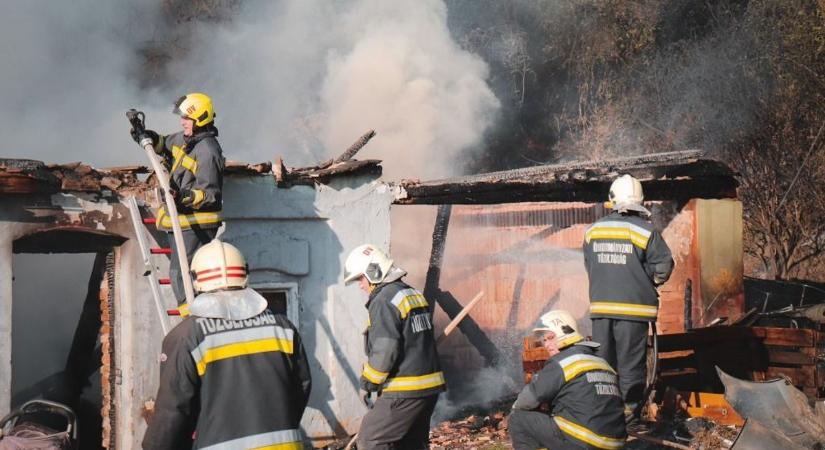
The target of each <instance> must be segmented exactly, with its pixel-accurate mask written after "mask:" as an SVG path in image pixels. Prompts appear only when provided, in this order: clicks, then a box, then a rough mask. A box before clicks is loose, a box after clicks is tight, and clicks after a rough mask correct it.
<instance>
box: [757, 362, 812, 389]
mask: <svg viewBox="0 0 825 450" xmlns="http://www.w3.org/2000/svg"><path fill="white" fill-rule="evenodd" d="M782 376H786V377H788V378H790V379H791V383H793V384H794V386H797V387H816V367H815V366H803V367H768V370H766V371H765V377H766V379H768V380H770V379H774V378H780V377H782Z"/></svg>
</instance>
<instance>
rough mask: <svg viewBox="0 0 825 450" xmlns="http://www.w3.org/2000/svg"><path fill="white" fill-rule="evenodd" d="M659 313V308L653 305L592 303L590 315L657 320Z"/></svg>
mask: <svg viewBox="0 0 825 450" xmlns="http://www.w3.org/2000/svg"><path fill="white" fill-rule="evenodd" d="M658 313H659V307H658V306H653V305H637V304H634V303H617V302H602V301H592V302H590V314H609V315H618V316H632V317H644V318H649V319H655V318H656V316H657V315H658Z"/></svg>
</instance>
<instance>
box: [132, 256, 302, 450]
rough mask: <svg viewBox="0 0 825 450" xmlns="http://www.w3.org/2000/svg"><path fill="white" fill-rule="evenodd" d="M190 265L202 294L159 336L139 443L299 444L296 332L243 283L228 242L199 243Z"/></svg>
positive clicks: (240, 264)
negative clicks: (154, 389)
mask: <svg viewBox="0 0 825 450" xmlns="http://www.w3.org/2000/svg"><path fill="white" fill-rule="evenodd" d="M192 271H193V272H195V273H197V277H196V280H195V290H196V291H198V292H199V294H198V296H197V297H195V300H194V302H192V304H191V306H190V308H189V312H190V315H189V316H188V317H187V318H186V319H184V320H183V322H181V323H180V324H178V325H177V326H176V327H175V328H174V329H172V331H171V332H170V333H169V334H168V335H167V336H166V338H165V339H164V340H163V353H162V355H161V358H160V360H161V367H160V386H159V388H158V395H157V400H156V401H155V413H154V415H153V416H152V418H151V420H150V421H149V428H148V429H147V430H146V435H145V436H144V438H143V448H144V449H154V450H177V449H183V448H186V449H188V448H196V449H209V450H223V449H251V448H277V449H279V450H300V449H302V448H303V447H302V444H301V442H302V440H303V439H302V435H301V432H300V430H299V426H300V422H301V416H302V415H303V414H304V409H305V408H306V405H307V401H308V400H309V393H310V385H311V380H310V374H309V365H308V362H307V356H306V353H304V348H303V346H302V345H301V337H300V336H299V335H298V330H297V329H296V328H295V326H293V325H292V323H290V322H289V320H288V319H287V318H286V317H285V316H284V315H282V314H275V313H273V312H272V311H270V310H269V309H267V303H266V300H265V299H264V298H263V297H261V296H260V295H259V294H258V293H256V292H255V291H254V290H252V289H249V288H248V287H247V272H248V271H247V266H246V262H245V261H244V258H243V255H241V253H240V252H239V251H238V249H237V248H235V247H233V246H232V245H230V244H226V243H223V242H221V241H219V240H214V241H212V242H210V243H209V244H207V245H205V246H203V247H201V248H200V250H198V251H197V253H195V256H194V258H193V259H192ZM193 436H194V442H193Z"/></svg>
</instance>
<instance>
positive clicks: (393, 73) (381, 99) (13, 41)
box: [0, 0, 499, 178]
mask: <svg viewBox="0 0 825 450" xmlns="http://www.w3.org/2000/svg"><path fill="white" fill-rule="evenodd" d="M3 3H4V6H3V10H4V12H3V15H2V17H1V18H0V35H2V40H0V58H2V60H3V61H4V64H3V70H2V73H0V98H2V104H0V133H2V136H3V138H4V149H5V150H4V152H3V156H6V157H18V158H22V157H27V158H34V159H41V160H45V161H49V162H69V161H85V162H89V163H92V164H93V165H96V166H109V165H118V164H134V163H143V161H142V159H143V158H142V155H141V153H140V152H139V151H137V148H136V147H134V144H133V143H132V142H131V141H130V138H129V136H128V128H129V127H128V123H127V122H126V119H125V118H124V116H123V113H124V111H125V110H126V109H128V108H129V107H132V106H134V107H138V108H140V109H143V110H144V111H146V113H147V124H148V126H149V127H150V128H153V129H156V130H157V131H160V132H172V131H175V130H177V129H178V123H177V119H176V118H175V117H174V116H173V115H172V114H171V105H172V103H173V102H174V100H175V99H176V98H177V97H178V96H179V95H181V94H183V93H185V92H190V91H201V92H206V93H208V94H209V95H211V96H212V97H213V99H214V101H215V107H216V111H217V113H218V118H217V125H218V127H219V129H220V131H221V143H222V145H223V147H224V150H225V153H226V156H227V157H228V158H229V159H234V160H247V161H253V162H254V161H264V160H272V159H274V158H275V157H276V156H282V157H284V159H285V161H286V162H287V164H289V165H305V164H313V163H316V162H318V161H319V160H322V159H325V158H327V157H329V156H332V155H337V154H339V153H340V152H342V151H343V150H344V149H346V148H347V147H348V146H349V145H350V144H351V143H352V142H353V141H354V140H355V139H356V138H358V137H359V136H360V135H361V134H363V133H364V132H365V131H367V130H369V129H375V130H376V131H377V133H378V134H377V137H376V138H375V139H373V141H372V142H371V143H370V144H369V146H368V147H367V148H365V149H364V150H363V154H361V155H360V158H362V159H363V158H377V159H383V160H384V161H385V162H384V166H385V173H386V174H387V175H388V177H390V178H400V177H407V178H415V177H421V178H424V177H432V176H440V175H446V174H450V173H454V172H455V171H457V170H453V169H452V168H455V167H459V165H458V164H454V163H455V161H453V160H452V158H453V157H454V156H456V155H458V153H459V151H461V150H465V149H466V148H468V147H471V146H474V145H477V144H479V143H480V140H481V136H482V134H483V132H484V130H485V129H486V128H487V127H488V126H489V125H490V124H491V122H492V120H493V117H494V115H495V111H496V110H497V108H498V105H499V103H498V100H497V99H496V98H495V96H494V95H493V93H492V91H491V90H490V89H489V87H488V86H487V83H486V79H487V76H488V73H487V66H486V64H485V63H484V62H482V61H481V59H479V58H478V57H476V56H474V55H472V54H470V53H468V52H466V51H464V50H462V49H461V48H460V47H459V46H458V45H457V44H456V43H455V42H454V41H453V39H452V38H451V36H450V34H449V31H448V29H447V9H446V6H445V5H444V3H443V2H442V1H441V0H423V1H415V0H405V1H394V2H384V1H380V0H356V1H350V2H326V1H323V0H308V1H301V2H263V1H261V2H258V1H246V2H240V3H239V4H238V6H237V8H230V9H227V10H226V11H227V13H226V14H227V15H228V16H229V17H228V18H226V19H225V20H221V21H214V22H212V21H210V22H197V21H188V22H182V23H178V24H175V21H174V18H170V17H168V14H169V12H170V9H169V8H164V7H163V5H164V4H163V2H161V1H153V2H128V1H126V0H115V1H109V2H103V3H100V2H94V1H91V0H80V1H77V2H71V4H69V3H66V4H62V3H57V4H56V3H54V2H46V1H38V0H34V1H27V2H12V1H3ZM164 14H167V16H163V15H164ZM170 24H171V25H170ZM181 35H183V36H185V38H186V39H185V40H179V39H178V37H180V36H181ZM179 41H180V42H179ZM155 44H159V45H160V46H163V45H167V46H175V45H180V46H182V50H180V49H179V50H178V51H175V52H173V54H174V55H175V57H176V59H174V60H173V61H171V62H169V63H168V66H167V68H168V70H166V71H159V73H161V75H164V74H165V76H160V77H159V78H161V79H157V80H154V81H153V80H151V79H150V80H149V81H148V82H147V80H146V76H145V71H146V70H148V68H147V67H145V66H141V64H142V63H143V62H144V61H145V59H144V57H145V55H141V53H140V51H141V50H143V49H145V48H146V47H147V46H149V47H151V46H152V45H155ZM141 71H144V72H141ZM139 81H141V82H142V83H143V84H144V86H143V88H141V87H139ZM146 84H148V87H147V86H145V85H146Z"/></svg>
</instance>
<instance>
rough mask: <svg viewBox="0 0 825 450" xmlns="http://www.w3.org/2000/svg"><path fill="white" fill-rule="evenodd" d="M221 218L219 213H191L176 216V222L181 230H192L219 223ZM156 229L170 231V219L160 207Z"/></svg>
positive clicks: (163, 208)
mask: <svg viewBox="0 0 825 450" xmlns="http://www.w3.org/2000/svg"><path fill="white" fill-rule="evenodd" d="M221 220H223V219H222V217H221V212H220V211H214V212H197V211H196V212H193V213H191V214H178V221H179V222H180V226H181V228H183V229H187V228H192V226H194V225H209V224H214V223H220V222H221ZM157 228H158V229H160V230H167V231H168V230H171V229H172V218H171V217H170V216H169V215H168V214H167V213H166V208H165V207H163V206H161V207H160V208H159V209H158V215H157Z"/></svg>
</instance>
